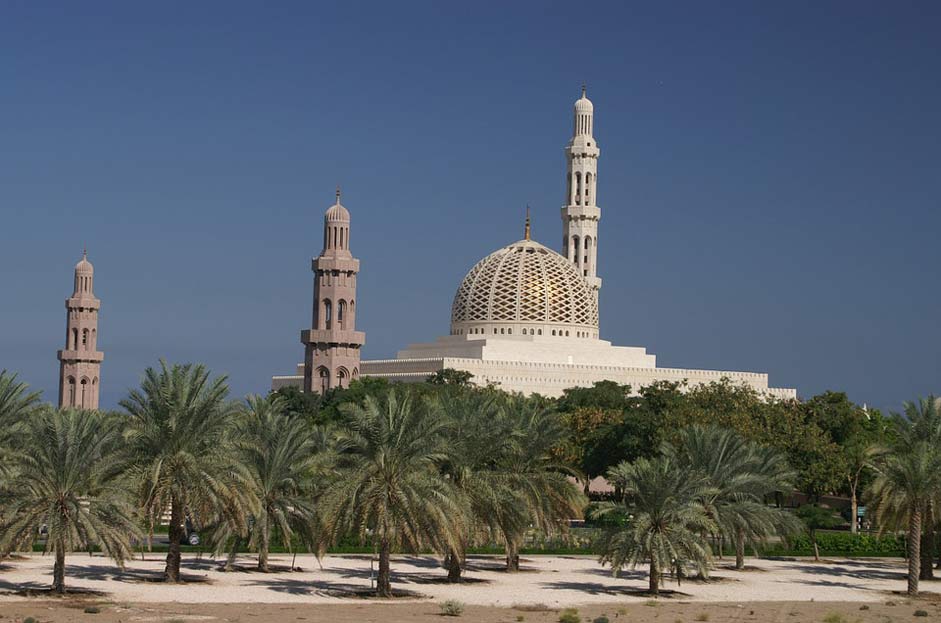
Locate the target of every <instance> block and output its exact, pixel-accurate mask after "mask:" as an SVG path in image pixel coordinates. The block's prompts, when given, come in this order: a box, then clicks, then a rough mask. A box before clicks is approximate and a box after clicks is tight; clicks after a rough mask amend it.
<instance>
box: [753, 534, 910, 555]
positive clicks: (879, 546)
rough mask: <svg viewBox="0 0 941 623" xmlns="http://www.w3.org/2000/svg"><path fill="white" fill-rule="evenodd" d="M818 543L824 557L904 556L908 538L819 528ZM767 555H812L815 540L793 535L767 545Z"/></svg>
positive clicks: (807, 536)
mask: <svg viewBox="0 0 941 623" xmlns="http://www.w3.org/2000/svg"><path fill="white" fill-rule="evenodd" d="M817 546H818V547H819V548H820V554H821V555H823V556H849V557H854V558H856V557H859V558H865V557H895V556H898V557H901V556H904V555H905V539H904V538H903V537H901V536H897V535H894V534H886V535H882V536H879V535H873V534H861V533H857V534H853V533H851V532H826V531H822V530H818V531H817ZM762 553H763V554H764V555H767V556H812V555H813V553H814V547H813V541H811V538H810V535H809V534H802V535H797V536H793V537H790V538H789V539H788V541H787V543H786V544H785V543H779V544H772V545H768V546H766V547H765V548H764V549H763V550H762Z"/></svg>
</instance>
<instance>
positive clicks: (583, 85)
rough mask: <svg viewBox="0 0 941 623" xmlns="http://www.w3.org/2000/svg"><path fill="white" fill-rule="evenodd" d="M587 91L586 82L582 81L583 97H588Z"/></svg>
mask: <svg viewBox="0 0 941 623" xmlns="http://www.w3.org/2000/svg"><path fill="white" fill-rule="evenodd" d="M585 91H587V89H586V88H585V83H584V82H583V83H582V97H587V95H585Z"/></svg>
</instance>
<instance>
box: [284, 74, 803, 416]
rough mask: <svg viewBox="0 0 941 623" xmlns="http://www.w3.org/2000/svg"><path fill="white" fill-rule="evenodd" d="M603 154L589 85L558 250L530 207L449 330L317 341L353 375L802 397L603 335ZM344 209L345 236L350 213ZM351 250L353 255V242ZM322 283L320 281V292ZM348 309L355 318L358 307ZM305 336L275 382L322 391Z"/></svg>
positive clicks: (484, 264) (576, 123)
mask: <svg viewBox="0 0 941 623" xmlns="http://www.w3.org/2000/svg"><path fill="white" fill-rule="evenodd" d="M600 154H601V150H600V148H599V146H598V143H597V141H596V139H595V137H594V106H593V104H592V102H591V100H589V99H588V97H587V95H586V93H585V89H584V88H583V89H582V96H581V98H579V99H578V100H577V101H576V102H575V107H574V115H573V132H572V138H571V140H569V142H568V144H567V145H566V147H565V157H566V176H565V189H566V190H565V199H564V205H563V206H562V208H561V217H562V246H561V252H556V251H554V250H552V249H550V248H548V247H546V246H544V245H542V244H540V243H538V242H536V241H535V240H532V239H531V236H530V227H529V216H528V214H527V219H526V225H525V229H524V233H523V238H522V239H521V240H519V241H517V242H514V243H512V244H509V245H507V246H505V247H503V248H501V249H498V250H496V251H494V252H493V253H490V254H489V255H487V256H486V257H484V258H483V259H481V260H480V261H479V262H477V264H475V265H474V266H473V268H471V269H470V271H469V272H468V273H467V274H466V275H465V277H464V279H463V280H462V281H461V283H460V285H459V286H458V288H457V291H456V293H455V295H454V299H453V302H452V305H451V326H450V332H449V334H448V335H446V336H442V337H439V338H437V339H436V340H435V341H433V342H428V343H419V344H411V345H409V346H407V347H406V348H404V349H403V350H400V351H399V352H398V353H397V354H396V357H395V358H394V359H381V360H365V361H362V362H360V361H359V346H361V345H362V344H363V343H364V342H365V336H364V335H363V334H362V333H357V334H356V335H357V336H362V339H361V340H360V338H359V337H356V338H355V339H354V340H352V342H351V340H348V339H346V338H338V337H337V336H335V335H326V334H317V335H318V336H319V337H322V338H323V339H324V340H325V341H323V342H318V343H322V344H323V345H324V346H323V347H329V345H331V344H336V345H337V346H338V347H339V348H347V349H348V348H350V347H351V346H355V354H356V365H355V366H354V368H353V369H354V370H356V375H362V376H371V377H378V378H385V379H388V380H390V381H394V382H420V381H424V380H426V379H427V378H428V377H429V376H431V375H432V374H434V373H436V372H438V371H440V370H443V369H448V368H451V369H456V370H462V371H466V372H469V373H470V374H472V375H473V382H475V383H476V384H478V385H488V384H493V385H496V386H498V387H500V388H501V389H504V390H506V391H511V392H521V393H523V394H532V393H539V394H542V395H544V396H561V395H562V393H563V391H564V390H565V389H567V388H570V387H590V386H591V385H593V384H594V383H596V382H598V381H603V380H610V381H615V382H617V383H621V384H625V385H630V386H632V387H633V388H635V389H637V388H640V387H643V386H646V385H650V384H652V383H654V382H657V381H676V382H684V381H685V382H686V383H688V384H689V385H697V384H700V383H709V382H712V381H719V380H721V379H723V378H725V379H728V380H729V381H731V382H732V383H737V384H741V385H746V386H748V387H751V388H753V389H755V390H756V391H758V392H759V393H762V394H765V395H769V396H774V397H778V398H795V397H796V394H797V392H796V390H795V389H788V388H776V387H770V386H769V382H768V375H767V374H765V373H760V372H738V371H722V370H694V369H683V368H661V367H658V366H657V364H656V357H655V356H654V355H652V354H650V353H648V352H647V350H646V349H645V348H643V347H636V346H614V345H612V344H611V342H608V341H605V340H602V339H601V337H600V323H599V315H598V297H599V294H600V291H601V278H600V277H599V272H598V246H599V225H600V221H601V208H600V207H599V206H598V204H597V188H598V161H599V157H600ZM337 206H339V196H338V199H337V204H336V206H333V207H331V208H330V209H329V210H328V212H327V215H328V216H327V217H326V219H327V222H328V223H329V220H330V216H329V215H330V211H331V210H335V208H336V207H337ZM344 211H345V209H344ZM345 218H346V221H345V222H346V227H347V242H348V225H349V213H348V212H345ZM325 252H326V244H325ZM346 253H347V255H348V254H349V252H348V248H347V249H346ZM349 257H350V259H349V260H345V261H353V262H355V270H354V271H353V273H352V274H353V277H354V281H353V282H352V283H353V290H352V292H351V293H350V292H347V293H346V294H345V295H346V296H347V297H348V298H347V300H349V301H353V300H354V298H353V297H354V296H355V273H356V272H358V270H359V263H358V261H355V260H352V259H351V258H352V256H349ZM317 261H318V260H315V263H316V262H317ZM315 272H316V269H315ZM318 274H319V273H318ZM316 288H317V286H316V285H315V291H316ZM322 304H323V303H322V301H321V302H318V298H317V296H316V294H315V303H314V307H315V310H314V319H315V320H314V322H315V327H316V326H317V325H316V323H317V322H318V320H317V318H318V309H322V307H320V308H318V305H320V306H322ZM322 313H323V312H321V315H322ZM337 313H338V314H339V311H338V312H337ZM348 313H349V317H350V318H351V320H350V323H352V309H350V311H349V312H348ZM327 314H329V312H327ZM350 330H352V324H351V325H350ZM318 339H319V338H318ZM303 340H304V338H303V337H302V341H303ZM344 340H345V341H344ZM355 340H360V341H358V342H357V341H355ZM305 344H308V346H307V348H308V356H307V357H306V358H305V363H302V364H298V366H297V370H296V373H295V374H294V375H287V376H275V377H273V378H272V389H278V388H280V387H284V386H288V385H293V386H297V387H303V388H304V389H305V391H321V390H322V389H323V388H326V387H329V385H322V386H318V385H317V383H311V382H309V379H311V378H319V376H318V374H322V371H323V370H324V368H319V369H320V370H321V372H317V370H318V368H316V362H315V361H314V360H313V359H312V358H311V356H310V348H311V347H310V344H311V342H305ZM350 365H352V364H350ZM327 374H330V375H332V376H331V378H333V377H335V375H336V371H335V370H334V369H332V368H331V369H330V371H328V372H327ZM341 384H342V383H341Z"/></svg>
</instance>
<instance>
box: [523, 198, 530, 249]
mask: <svg viewBox="0 0 941 623" xmlns="http://www.w3.org/2000/svg"><path fill="white" fill-rule="evenodd" d="M523 238H524V239H526V240H530V239H531V238H530V234H529V204H528V203H527V204H526V227H525V228H524V229H523Z"/></svg>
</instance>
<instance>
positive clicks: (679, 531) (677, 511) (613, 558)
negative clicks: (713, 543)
mask: <svg viewBox="0 0 941 623" xmlns="http://www.w3.org/2000/svg"><path fill="white" fill-rule="evenodd" d="M607 478H608V481H609V482H611V484H612V485H614V486H615V487H616V488H617V489H618V490H619V491H621V492H623V498H622V500H621V501H620V502H605V503H602V504H600V505H599V506H598V507H597V508H596V509H595V510H594V511H593V512H592V515H593V516H594V517H597V518H603V517H606V516H608V517H612V518H613V519H614V520H615V524H616V525H615V526H614V527H612V528H609V529H607V530H605V532H604V534H603V535H602V537H601V539H600V541H599V546H600V549H601V558H600V562H601V563H602V564H605V563H610V564H611V567H612V569H613V571H614V574H615V575H617V573H618V572H619V571H620V570H621V568H622V567H624V566H627V565H630V566H631V567H635V566H636V565H637V564H638V563H640V562H642V561H649V563H650V574H649V578H650V592H651V593H652V594H653V595H658V594H659V593H660V577H661V575H662V574H663V573H664V571H666V570H670V569H672V570H675V571H677V572H678V573H683V572H685V569H686V567H687V566H690V565H692V566H693V567H695V568H696V569H697V570H698V571H699V573H700V575H702V576H704V577H705V576H706V575H708V563H709V561H710V560H711V558H712V555H711V553H710V551H709V544H708V543H707V542H706V539H705V538H704V537H703V536H702V535H703V534H709V533H710V532H712V531H713V530H715V529H717V526H716V524H715V522H714V521H713V520H712V519H710V517H709V516H708V515H707V514H706V511H705V509H704V507H703V505H702V502H701V500H702V499H703V498H705V497H707V496H708V495H709V483H708V480H707V479H706V477H705V476H702V475H701V474H699V473H697V472H694V471H691V470H689V469H686V468H684V467H682V466H681V465H679V464H677V463H676V461H674V460H673V459H671V458H670V457H664V456H661V457H657V458H654V459H638V460H637V461H636V462H634V463H627V462H624V463H620V464H618V465H616V466H615V467H612V468H611V469H609V470H608V473H607Z"/></svg>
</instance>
